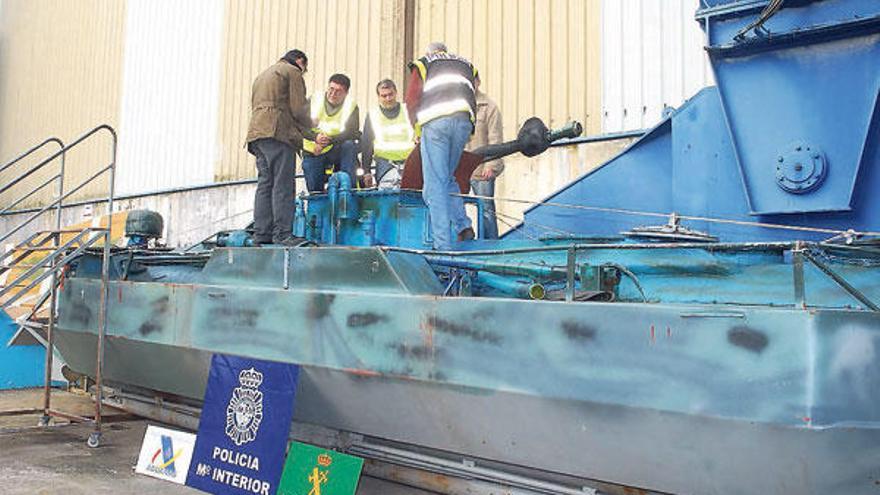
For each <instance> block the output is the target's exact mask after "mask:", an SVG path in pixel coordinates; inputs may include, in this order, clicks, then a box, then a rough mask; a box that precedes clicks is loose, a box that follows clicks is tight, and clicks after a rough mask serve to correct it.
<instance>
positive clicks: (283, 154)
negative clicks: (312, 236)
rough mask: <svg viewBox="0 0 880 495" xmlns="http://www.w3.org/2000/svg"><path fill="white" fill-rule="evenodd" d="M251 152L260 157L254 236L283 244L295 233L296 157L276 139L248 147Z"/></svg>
mask: <svg viewBox="0 0 880 495" xmlns="http://www.w3.org/2000/svg"><path fill="white" fill-rule="evenodd" d="M248 151H250V152H251V154H253V155H254V156H255V157H256V158H257V192H256V195H255V196H254V230H255V233H254V237H255V238H256V240H257V242H263V243H268V242H281V241H283V240H284V239H287V238H288V237H290V235H291V232H292V231H293V209H294V203H293V196H294V193H295V189H296V183H295V182H294V175H295V173H296V154H295V153H294V150H293V148H292V147H291V146H290V145H288V144H286V143H283V142H281V141H276V140H275V139H258V140H256V141H254V142H252V143H250V144H248Z"/></svg>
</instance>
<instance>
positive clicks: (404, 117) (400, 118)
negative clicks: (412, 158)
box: [369, 105, 416, 162]
mask: <svg viewBox="0 0 880 495" xmlns="http://www.w3.org/2000/svg"><path fill="white" fill-rule="evenodd" d="M369 118H370V126H371V127H372V128H373V134H374V135H375V136H376V137H375V139H374V140H373V156H374V157H376V158H384V159H385V160H389V161H392V162H401V161H404V160H406V157H408V156H409V154H410V152H411V151H412V150H413V148H415V142H414V140H415V137H416V134H415V130H414V129H413V127H412V125H410V123H409V115H408V114H407V112H406V107H404V106H403V105H401V106H400V111H399V112H398V113H397V117H395V118H393V119H389V118H388V117H386V116H385V113H383V112H382V109H380V108H379V107H375V108H373V109H371V110H370V117H369Z"/></svg>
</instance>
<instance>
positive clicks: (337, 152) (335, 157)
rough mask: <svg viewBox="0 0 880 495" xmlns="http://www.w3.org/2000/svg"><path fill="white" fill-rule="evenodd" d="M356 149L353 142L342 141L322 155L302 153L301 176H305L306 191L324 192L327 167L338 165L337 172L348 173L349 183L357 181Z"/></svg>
mask: <svg viewBox="0 0 880 495" xmlns="http://www.w3.org/2000/svg"><path fill="white" fill-rule="evenodd" d="M356 154H357V153H356V149H355V146H354V141H343V142H341V143H337V144H334V145H333V148H331V149H330V151H328V152H326V153H324V154H323V155H317V156H312V155H310V154H308V153H303V165H302V166H303V174H304V175H305V176H306V189H308V190H309V192H310V193H314V192H324V185H326V184H327V174H326V173H325V170H326V169H327V167H328V166H329V165H338V167H337V170H341V171H343V172H346V173H348V175H349V177H351V183H352V184H354V182H355V181H356V180H357V174H356V173H355V161H354V160H355V156H356Z"/></svg>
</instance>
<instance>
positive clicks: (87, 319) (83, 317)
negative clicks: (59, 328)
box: [68, 302, 92, 328]
mask: <svg viewBox="0 0 880 495" xmlns="http://www.w3.org/2000/svg"><path fill="white" fill-rule="evenodd" d="M68 315H69V316H68V317H69V318H70V321H71V323H79V324H80V325H82V326H83V327H84V328H88V326H89V325H90V324H91V323H92V308H90V307H89V306H87V305H85V304H82V303H77V302H74V303H73V304H71V306H70V312H69V313H68Z"/></svg>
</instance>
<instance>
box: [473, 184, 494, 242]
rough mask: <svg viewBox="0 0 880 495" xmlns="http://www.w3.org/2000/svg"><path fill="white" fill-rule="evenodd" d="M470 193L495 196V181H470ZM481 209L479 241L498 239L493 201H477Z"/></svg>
mask: <svg viewBox="0 0 880 495" xmlns="http://www.w3.org/2000/svg"><path fill="white" fill-rule="evenodd" d="M471 191H473V193H474V194H475V195H477V196H495V179H494V178H492V179H489V180H475V179H471ZM478 201H479V202H480V204H481V206H482V207H483V218H482V228H481V231H480V239H498V221H497V220H496V218H495V201H493V200H491V199H480V200H478Z"/></svg>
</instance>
